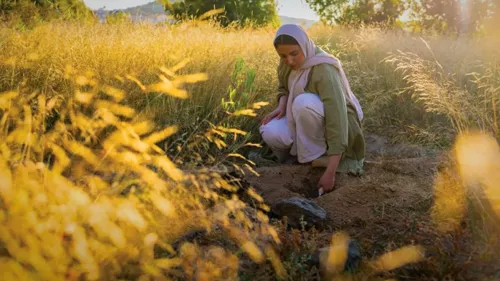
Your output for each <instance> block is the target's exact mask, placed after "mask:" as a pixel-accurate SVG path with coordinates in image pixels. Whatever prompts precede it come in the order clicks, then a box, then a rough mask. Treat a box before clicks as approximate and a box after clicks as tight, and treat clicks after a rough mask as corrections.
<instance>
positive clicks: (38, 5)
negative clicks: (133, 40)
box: [0, 0, 94, 24]
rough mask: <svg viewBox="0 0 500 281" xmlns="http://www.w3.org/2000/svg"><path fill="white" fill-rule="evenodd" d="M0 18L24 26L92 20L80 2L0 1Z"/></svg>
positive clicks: (63, 0) (52, 0)
mask: <svg viewBox="0 0 500 281" xmlns="http://www.w3.org/2000/svg"><path fill="white" fill-rule="evenodd" d="M0 16H1V17H2V18H3V19H4V20H12V19H18V20H20V21H21V22H23V23H24V24H30V23H35V22H39V21H43V20H50V19H58V18H60V19H76V18H83V19H89V18H94V14H93V12H92V11H91V10H90V9H89V8H87V6H86V5H85V3H84V2H83V1H82V0H0Z"/></svg>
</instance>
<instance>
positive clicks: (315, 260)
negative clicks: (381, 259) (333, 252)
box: [311, 239, 361, 273]
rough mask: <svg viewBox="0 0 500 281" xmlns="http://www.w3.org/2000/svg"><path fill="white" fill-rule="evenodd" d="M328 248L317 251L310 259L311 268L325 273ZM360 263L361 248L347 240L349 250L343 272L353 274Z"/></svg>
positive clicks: (352, 241)
mask: <svg viewBox="0 0 500 281" xmlns="http://www.w3.org/2000/svg"><path fill="white" fill-rule="evenodd" d="M329 252H330V247H324V248H321V249H319V250H318V251H317V252H316V253H315V254H314V255H313V256H312V258H311V264H312V266H316V267H317V268H319V269H320V270H321V271H322V273H326V272H325V263H326V261H327V259H328V253H329ZM360 263H361V248H360V247H359V245H358V243H356V242H355V241H354V240H352V239H350V240H349V248H348V249H347V261H346V263H345V266H344V271H348V272H353V271H355V270H356V269H358V267H359V265H360Z"/></svg>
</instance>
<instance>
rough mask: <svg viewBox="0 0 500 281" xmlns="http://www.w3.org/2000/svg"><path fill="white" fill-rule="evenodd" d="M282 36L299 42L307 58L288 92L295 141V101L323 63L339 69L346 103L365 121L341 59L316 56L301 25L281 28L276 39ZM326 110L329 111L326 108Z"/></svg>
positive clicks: (295, 72)
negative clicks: (310, 75)
mask: <svg viewBox="0 0 500 281" xmlns="http://www.w3.org/2000/svg"><path fill="white" fill-rule="evenodd" d="M280 35H288V36H291V37H293V38H294V39H295V40H297V42H298V43H299V46H300V48H301V49H302V52H303V53H304V56H305V62H304V64H303V65H302V66H301V67H300V69H299V70H293V71H292V72H291V73H290V76H289V77H288V90H289V92H290V93H289V95H288V103H287V110H286V116H287V121H288V125H289V126H288V127H289V129H290V131H291V133H292V136H293V139H294V140H295V121H294V118H293V114H292V104H293V101H294V99H295V98H296V97H297V96H299V95H300V94H302V93H304V91H305V90H304V89H305V87H306V85H307V82H308V81H307V79H308V77H309V72H310V71H311V68H312V67H313V66H315V65H318V64H321V63H328V64H331V65H333V66H335V67H336V68H337V69H338V71H339V73H340V78H341V82H342V86H343V88H344V95H345V98H346V101H347V102H349V103H350V104H352V105H353V106H354V108H355V109H356V113H357V115H358V118H359V120H360V121H361V120H363V110H362V108H361V105H360V104H359V101H358V99H357V98H356V96H354V93H353V92H352V90H351V87H350V86H349V81H347V77H346V75H345V72H344V69H342V65H341V64H340V61H339V59H337V58H336V57H334V56H332V55H331V54H328V53H325V52H321V53H318V54H316V46H315V44H314V42H313V41H312V40H311V39H310V38H309V37H308V36H307V34H306V32H305V31H304V30H303V29H302V27H300V26H299V25H295V24H285V25H283V26H281V27H280V28H279V29H278V31H277V32H276V36H275V39H276V38H277V37H278V36H280ZM325 110H328V109H327V108H325ZM294 143H295V142H294ZM293 151H294V149H293V147H292V154H295V153H293Z"/></svg>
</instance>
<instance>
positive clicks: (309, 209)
mask: <svg viewBox="0 0 500 281" xmlns="http://www.w3.org/2000/svg"><path fill="white" fill-rule="evenodd" d="M271 212H272V213H273V214H275V215H276V216H277V217H278V218H283V217H285V216H286V217H287V222H288V225H289V226H290V227H292V228H298V229H301V228H302V222H303V223H304V227H306V228H309V227H312V226H322V224H323V223H324V222H325V221H326V217H327V213H326V211H325V210H324V209H323V208H321V207H320V206H319V205H318V204H316V203H315V202H314V201H311V200H309V199H305V198H301V197H292V198H287V199H282V200H280V201H278V202H276V203H275V204H274V205H272V206H271Z"/></svg>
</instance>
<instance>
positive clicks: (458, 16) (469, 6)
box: [411, 0, 498, 33]
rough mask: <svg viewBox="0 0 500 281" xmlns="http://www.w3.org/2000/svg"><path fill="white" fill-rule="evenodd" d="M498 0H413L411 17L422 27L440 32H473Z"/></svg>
mask: <svg viewBox="0 0 500 281" xmlns="http://www.w3.org/2000/svg"><path fill="white" fill-rule="evenodd" d="M497 1H498V0H467V1H461V0H412V2H411V18H412V19H414V20H415V21H417V22H419V23H420V25H421V29H424V30H425V29H432V30H435V31H437V32H440V33H473V32H476V31H479V29H480V27H481V25H482V23H483V21H484V20H486V19H487V18H488V17H489V16H491V15H492V11H493V10H494V8H495V2H497Z"/></svg>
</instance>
